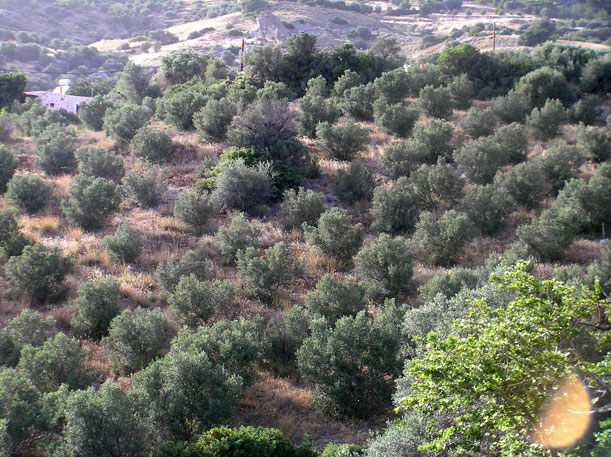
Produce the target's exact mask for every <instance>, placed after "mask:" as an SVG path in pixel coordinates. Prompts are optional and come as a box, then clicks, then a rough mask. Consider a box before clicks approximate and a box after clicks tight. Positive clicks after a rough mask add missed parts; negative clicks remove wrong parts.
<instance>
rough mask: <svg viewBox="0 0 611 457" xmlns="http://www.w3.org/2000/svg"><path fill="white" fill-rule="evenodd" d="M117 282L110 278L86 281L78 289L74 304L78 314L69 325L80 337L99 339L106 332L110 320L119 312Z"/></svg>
mask: <svg viewBox="0 0 611 457" xmlns="http://www.w3.org/2000/svg"><path fill="white" fill-rule="evenodd" d="M119 298H120V292H119V283H118V282H117V281H116V280H114V279H112V278H108V279H101V280H99V281H98V282H96V283H94V282H86V283H85V284H83V285H82V286H81V287H79V289H78V297H77V298H76V300H75V304H76V306H77V308H78V314H77V315H76V316H74V317H73V318H72V322H71V323H70V326H71V327H72V331H73V332H74V334H75V335H77V336H79V337H81V338H83V337H84V338H92V339H100V338H101V337H103V336H104V335H106V334H107V333H108V327H109V326H110V321H111V320H112V319H113V318H114V317H115V316H116V315H117V314H119V312H120V310H121V308H120V306H119Z"/></svg>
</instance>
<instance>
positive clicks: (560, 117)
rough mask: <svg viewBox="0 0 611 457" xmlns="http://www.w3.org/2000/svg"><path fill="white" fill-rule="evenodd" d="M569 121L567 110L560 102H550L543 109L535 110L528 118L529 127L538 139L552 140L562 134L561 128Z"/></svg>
mask: <svg viewBox="0 0 611 457" xmlns="http://www.w3.org/2000/svg"><path fill="white" fill-rule="evenodd" d="M568 120H569V115H568V112H567V110H566V109H564V107H563V106H562V103H560V101H559V100H548V101H546V102H545V105H543V108H540V109H539V108H535V109H533V111H532V113H531V114H530V116H529V117H528V120H527V122H528V125H529V127H532V128H533V129H534V131H535V135H536V136H537V138H539V139H541V140H550V139H552V138H554V137H556V136H558V135H559V134H560V127H561V126H562V124H564V123H566V122H567V121H568Z"/></svg>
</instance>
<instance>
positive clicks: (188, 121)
mask: <svg viewBox="0 0 611 457" xmlns="http://www.w3.org/2000/svg"><path fill="white" fill-rule="evenodd" d="M206 103H208V97H207V96H206V95H204V94H202V92H201V87H198V86H197V85H196V86H193V87H192V88H190V89H184V90H181V91H176V92H170V93H169V94H166V95H165V96H164V97H163V98H162V99H161V100H160V101H159V102H158V105H157V114H158V115H162V117H163V119H164V120H165V121H166V122H169V123H170V124H174V125H175V126H176V127H177V128H179V129H182V130H189V129H192V128H193V118H194V116H195V114H196V113H197V112H198V111H200V110H201V109H202V108H203V107H204V106H206Z"/></svg>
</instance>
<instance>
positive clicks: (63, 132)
mask: <svg viewBox="0 0 611 457" xmlns="http://www.w3.org/2000/svg"><path fill="white" fill-rule="evenodd" d="M75 142H76V132H75V131H74V130H73V129H66V128H64V127H60V126H59V125H55V124H53V125H50V126H49V127H47V128H46V129H45V130H44V131H43V132H42V133H41V134H40V135H38V136H37V137H36V139H35V144H36V146H35V149H34V155H35V159H34V162H35V164H36V166H37V167H38V168H40V169H41V170H42V171H44V172H45V173H46V174H48V175H61V174H64V173H71V172H72V171H74V170H75V169H76V157H75V155H74V151H75V149H76V148H75Z"/></svg>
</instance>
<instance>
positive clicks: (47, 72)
mask: <svg viewBox="0 0 611 457" xmlns="http://www.w3.org/2000/svg"><path fill="white" fill-rule="evenodd" d="M159 67H160V65H158V66H148V67H139V68H136V69H133V70H98V71H93V72H90V71H88V72H78V71H65V72H62V73H58V72H52V71H36V70H24V69H22V70H20V69H13V68H0V72H7V73H36V74H39V75H50V76H63V75H68V74H70V75H78V76H82V75H85V76H92V75H95V74H96V73H130V72H135V71H140V70H151V69H157V68H159Z"/></svg>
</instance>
